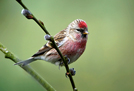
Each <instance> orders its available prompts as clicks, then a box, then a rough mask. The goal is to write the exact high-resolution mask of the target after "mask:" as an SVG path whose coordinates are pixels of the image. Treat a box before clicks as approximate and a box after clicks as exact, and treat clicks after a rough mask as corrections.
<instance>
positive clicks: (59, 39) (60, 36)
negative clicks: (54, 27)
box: [32, 30, 67, 57]
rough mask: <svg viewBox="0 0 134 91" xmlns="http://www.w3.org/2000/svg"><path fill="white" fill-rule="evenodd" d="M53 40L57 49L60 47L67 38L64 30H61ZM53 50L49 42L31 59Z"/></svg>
mask: <svg viewBox="0 0 134 91" xmlns="http://www.w3.org/2000/svg"><path fill="white" fill-rule="evenodd" d="M54 40H55V43H56V45H57V46H58V47H61V46H62V45H63V44H64V43H65V42H66V41H67V38H66V31H65V30H62V31H60V32H59V33H58V34H56V35H55V36H54ZM51 49H53V47H52V46H51V42H50V41H48V42H47V43H46V44H45V45H44V46H43V47H42V48H41V49H40V50H39V51H38V52H37V53H35V54H34V55H33V56H32V57H37V56H40V55H42V54H44V53H45V52H47V51H49V50H51Z"/></svg>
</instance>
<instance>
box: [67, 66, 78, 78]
mask: <svg viewBox="0 0 134 91" xmlns="http://www.w3.org/2000/svg"><path fill="white" fill-rule="evenodd" d="M69 70H70V72H71V75H72V76H74V75H75V74H76V71H75V70H74V68H70V69H69ZM68 75H69V72H67V73H65V76H66V77H67V76H68Z"/></svg>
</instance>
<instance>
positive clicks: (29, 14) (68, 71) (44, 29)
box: [16, 0, 77, 91]
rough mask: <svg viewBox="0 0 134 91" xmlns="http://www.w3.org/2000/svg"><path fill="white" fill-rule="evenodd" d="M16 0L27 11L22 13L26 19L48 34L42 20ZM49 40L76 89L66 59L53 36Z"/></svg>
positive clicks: (74, 88) (19, 0)
mask: <svg viewBox="0 0 134 91" xmlns="http://www.w3.org/2000/svg"><path fill="white" fill-rule="evenodd" d="M16 1H17V2H18V3H19V4H20V5H21V6H22V7H23V8H24V9H25V10H27V12H26V13H25V14H26V15H25V14H23V15H24V16H25V17H26V18H27V19H33V20H34V21H35V22H36V23H37V24H38V25H39V26H40V27H41V28H42V29H43V31H44V32H45V33H46V34H48V35H50V34H49V32H48V31H47V30H46V28H45V26H44V24H43V22H41V21H40V20H37V18H36V17H35V16H34V15H33V14H32V13H31V12H30V11H29V10H28V8H27V7H26V6H25V5H24V4H23V3H22V1H21V0H16ZM27 13H28V14H27ZM51 42H52V44H53V47H54V48H55V49H56V50H57V52H58V53H59V55H60V57H61V59H62V60H63V63H64V65H65V68H66V71H67V73H69V74H68V77H69V79H70V82H71V84H72V88H73V90H74V91H77V88H76V87H75V83H74V80H73V78H72V75H71V72H70V70H69V67H68V64H67V60H66V59H65V57H64V56H63V55H62V53H61V52H60V50H59V48H58V47H57V46H56V43H55V41H54V38H53V37H51Z"/></svg>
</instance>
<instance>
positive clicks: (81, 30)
mask: <svg viewBox="0 0 134 91" xmlns="http://www.w3.org/2000/svg"><path fill="white" fill-rule="evenodd" d="M76 30H77V31H80V32H83V31H84V29H76Z"/></svg>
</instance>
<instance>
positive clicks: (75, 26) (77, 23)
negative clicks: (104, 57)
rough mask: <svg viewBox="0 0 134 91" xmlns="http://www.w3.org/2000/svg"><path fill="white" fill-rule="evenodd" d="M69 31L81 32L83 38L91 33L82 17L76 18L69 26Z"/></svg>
mask: <svg viewBox="0 0 134 91" xmlns="http://www.w3.org/2000/svg"><path fill="white" fill-rule="evenodd" d="M68 28H69V30H70V31H69V32H70V33H72V34H74V33H75V34H80V35H81V37H82V38H87V35H88V34H89V32H88V28H87V24H86V22H85V21H84V20H82V19H76V20H74V21H73V22H72V23H70V24H69V26H68Z"/></svg>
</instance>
